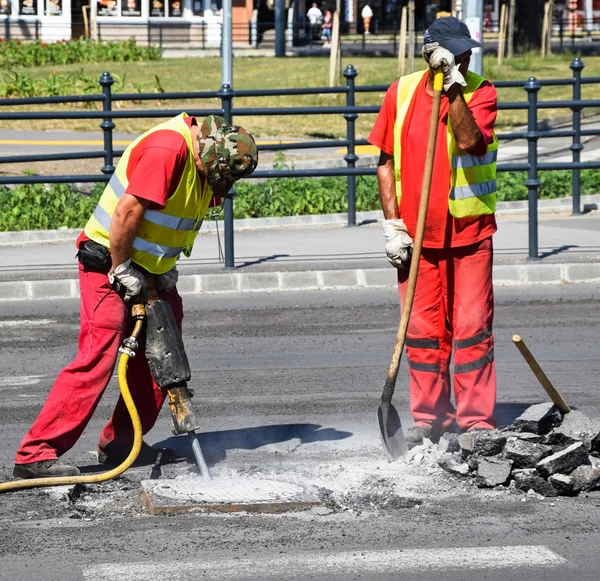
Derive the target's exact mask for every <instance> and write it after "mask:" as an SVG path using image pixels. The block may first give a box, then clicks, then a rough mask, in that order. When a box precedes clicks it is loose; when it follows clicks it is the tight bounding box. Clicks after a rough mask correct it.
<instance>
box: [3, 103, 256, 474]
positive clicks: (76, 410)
mask: <svg viewBox="0 0 600 581" xmlns="http://www.w3.org/2000/svg"><path fill="white" fill-rule="evenodd" d="M257 162H258V152H257V148H256V143H255V142H254V139H253V137H252V135H250V133H249V132H248V131H246V130H245V129H243V128H242V127H238V126H234V125H228V124H227V123H226V122H225V120H224V119H223V118H222V117H217V116H212V115H211V116H209V117H207V118H206V119H204V120H203V121H202V122H201V123H198V121H197V120H196V119H195V118H194V117H190V116H188V115H187V114H186V113H182V114H181V115H178V116H177V117H175V118H173V119H170V120H168V121H166V122H165V123H161V124H160V125H157V126H155V127H153V128H152V129H150V130H149V131H147V132H146V133H144V134H143V135H141V136H140V137H138V139H136V140H135V141H134V142H133V143H131V145H129V147H127V149H126V150H125V152H124V153H123V156H122V157H121V159H120V161H119V164H118V165H117V168H116V170H115V172H114V174H113V176H112V178H111V180H110V182H109V183H108V185H107V186H106V188H105V190H104V193H103V194H102V196H101V198H100V200H99V202H98V205H97V207H96V209H95V210H94V213H93V214H92V216H91V217H90V219H89V220H88V223H87V225H86V226H85V229H84V230H83V232H82V233H81V235H80V236H79V238H78V240H77V248H78V253H77V256H78V258H79V286H80V292H81V330H80V334H79V352H78V353H77V356H76V357H75V359H74V360H73V361H72V362H71V363H70V364H69V365H67V367H65V369H63V370H62V371H61V373H60V374H59V375H58V378H57V379H56V381H55V382H54V385H53V387H52V389H51V391H50V393H49V394H48V398H47V400H46V402H45V404H44V407H43V408H42V410H41V412H40V414H39V416H38V417H37V419H36V420H35V422H34V424H33V426H32V427H31V429H30V430H29V432H28V433H27V434H26V435H25V437H24V438H23V441H22V442H21V446H20V448H19V450H18V451H17V454H16V463H15V468H14V475H15V476H16V477H19V478H44V477H54V476H76V475H77V474H79V470H78V468H76V467H75V466H68V465H65V464H62V463H60V462H59V461H58V458H59V457H60V456H62V455H63V454H64V453H65V452H67V451H68V450H69V449H70V448H72V447H73V446H74V444H75V442H76V441H77V440H78V438H79V436H80V435H81V434H82V432H83V430H84V429H85V427H86V425H87V423H88V422H89V420H90V418H91V417H92V414H93V413H94V410H95V408H96V406H97V404H98V402H99V401H100V398H101V396H102V394H103V392H104V390H105V389H106V386H107V385H108V383H109V381H110V379H111V376H112V375H113V370H114V366H115V362H116V360H117V356H118V349H119V346H120V345H121V343H122V341H123V339H124V338H125V337H126V336H128V335H129V334H130V333H131V330H132V322H131V316H130V314H129V305H130V304H131V302H132V299H133V298H134V297H136V296H137V295H139V294H140V293H142V292H143V290H144V288H145V284H146V282H145V275H147V274H148V273H151V274H154V275H156V287H157V290H158V294H159V297H160V298H161V299H163V300H165V301H167V302H168V303H169V304H170V305H171V308H172V310H173V313H174V315H175V319H176V320H177V324H178V325H179V328H180V330H181V320H182V318H183V308H182V301H181V297H180V296H179V293H178V292H177V287H176V283H177V279H178V276H179V275H178V272H177V267H176V262H177V260H178V258H179V256H180V255H181V254H182V253H183V254H184V255H185V256H190V254H191V251H192V246H193V243H194V239H195V238H196V235H197V233H198V230H199V229H200V225H201V224H202V220H203V218H204V216H205V215H206V213H207V211H208V210H209V208H210V207H211V206H215V205H218V204H219V203H220V200H219V198H220V197H222V196H224V195H225V194H226V193H227V192H228V191H229V189H230V188H231V186H232V185H233V184H234V182H235V181H236V180H239V179H240V178H243V177H247V176H249V175H250V174H251V173H252V172H253V171H254V170H255V169H256V164H257ZM127 380H128V383H129V386H130V388H131V393H132V397H133V399H134V402H135V405H136V408H137V410H138V412H139V414H140V419H141V423H142V429H143V433H144V434H146V433H147V432H148V431H149V430H150V429H151V428H152V426H153V425H154V423H155V421H156V418H157V417H158V414H159V412H160V409H161V407H162V405H163V402H164V400H165V392H164V391H162V390H161V389H160V388H159V387H158V386H157V384H156V383H155V382H154V380H153V378H152V375H151V373H150V370H149V368H148V362H147V360H146V358H145V357H144V356H143V354H140V356H138V357H135V359H131V360H130V362H129V366H128V370H127ZM132 443H133V429H132V425H131V420H130V418H129V414H128V412H127V409H126V407H125V404H124V402H123V400H122V399H121V398H119V401H118V402H117V405H116V408H115V410H114V413H113V415H112V417H111V419H110V420H109V422H108V424H107V425H106V426H105V428H104V430H103V431H102V433H101V435H100V441H99V445H98V460H99V461H100V462H101V463H104V464H119V463H121V462H122V461H123V459H124V458H125V457H126V456H127V455H128V454H129V452H130V450H131V447H132ZM159 452H160V450H155V449H153V448H151V447H150V446H149V445H147V444H146V443H144V445H143V446H142V451H141V453H140V458H139V460H138V462H142V463H153V462H154V461H155V460H156V458H157V456H158V453H159ZM173 456H174V453H173V452H172V451H168V450H163V451H162V456H161V458H162V461H165V458H168V457H173Z"/></svg>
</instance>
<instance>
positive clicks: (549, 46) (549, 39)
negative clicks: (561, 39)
mask: <svg viewBox="0 0 600 581" xmlns="http://www.w3.org/2000/svg"><path fill="white" fill-rule="evenodd" d="M553 6H554V2H553V0H549V2H548V29H547V31H546V49H547V51H548V56H550V55H551V54H552V12H553Z"/></svg>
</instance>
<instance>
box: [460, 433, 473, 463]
mask: <svg viewBox="0 0 600 581" xmlns="http://www.w3.org/2000/svg"><path fill="white" fill-rule="evenodd" d="M458 445H459V446H460V449H461V451H462V455H463V458H468V457H469V456H470V455H471V454H472V453H473V446H474V445H475V432H466V433H464V434H461V435H460V436H458Z"/></svg>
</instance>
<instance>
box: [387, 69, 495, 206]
mask: <svg viewBox="0 0 600 581" xmlns="http://www.w3.org/2000/svg"><path fill="white" fill-rule="evenodd" d="M426 74H428V71H425V72H423V71H419V72H417V73H414V74H412V75H407V76H405V77H401V79H400V81H399V83H398V99H397V107H396V110H397V113H396V122H395V124H394V177H395V179H396V198H397V200H398V205H400V200H401V198H402V168H401V165H402V164H401V161H402V126H403V124H404V119H405V118H406V113H407V112H408V108H409V106H410V102H411V100H412V97H413V95H414V94H415V91H416V90H417V87H418V86H419V83H420V82H421V81H422V79H423V76H424V75H426ZM465 80H466V81H467V86H466V87H465V88H464V89H463V97H464V99H465V102H466V103H468V102H469V101H470V100H471V97H472V96H473V93H474V92H475V91H476V90H477V89H478V88H479V86H480V85H481V83H483V82H484V80H485V79H484V78H483V77H480V76H479V75H476V74H474V73H472V72H471V71H469V72H467V75H466V77H465ZM447 139H448V157H449V161H450V168H451V170H450V191H449V193H448V209H449V210H450V214H452V216H454V217H455V218H465V217H467V216H481V215H483V214H493V213H494V211H495V210H496V159H497V154H498V139H497V138H496V134H495V133H494V134H493V140H492V143H490V144H489V145H488V148H487V153H486V154H485V155H482V156H477V155H472V154H470V153H468V152H465V151H462V150H460V149H459V147H458V144H457V143H456V139H455V138H454V133H453V131H452V126H451V122H450V116H449V115H448V131H447Z"/></svg>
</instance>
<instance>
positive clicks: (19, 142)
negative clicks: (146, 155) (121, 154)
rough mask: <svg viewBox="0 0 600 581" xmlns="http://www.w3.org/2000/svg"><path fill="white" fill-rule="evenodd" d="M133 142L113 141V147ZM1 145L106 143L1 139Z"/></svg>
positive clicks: (99, 143)
mask: <svg viewBox="0 0 600 581" xmlns="http://www.w3.org/2000/svg"><path fill="white" fill-rule="evenodd" d="M130 143H131V141H113V145H129V144H130ZM0 145H104V141H92V140H77V139H74V140H73V141H70V140H56V141H37V140H21V139H0Z"/></svg>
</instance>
